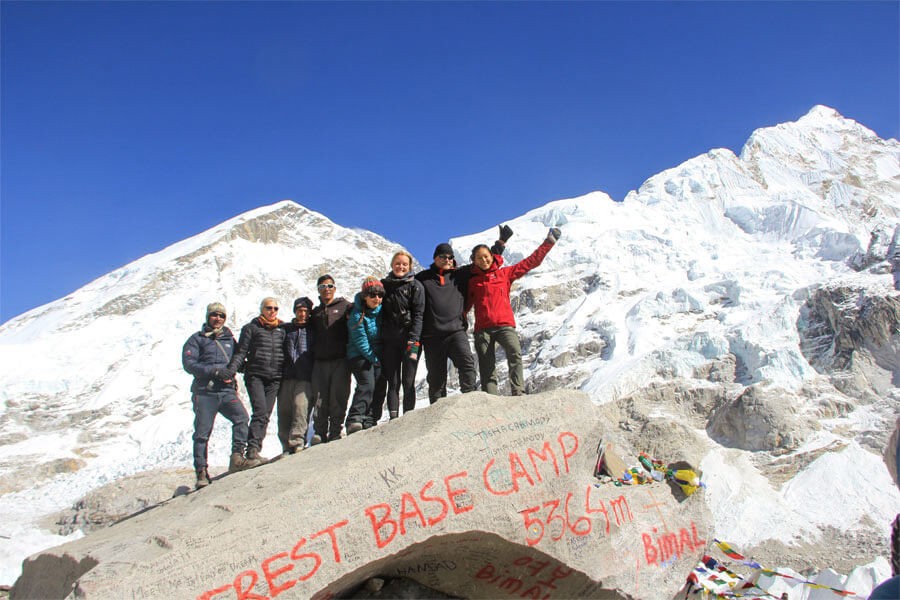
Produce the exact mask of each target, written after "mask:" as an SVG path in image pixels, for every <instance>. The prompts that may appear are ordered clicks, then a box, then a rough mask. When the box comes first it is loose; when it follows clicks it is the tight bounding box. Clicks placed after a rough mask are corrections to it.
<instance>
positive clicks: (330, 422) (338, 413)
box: [312, 358, 350, 442]
mask: <svg viewBox="0 0 900 600" xmlns="http://www.w3.org/2000/svg"><path fill="white" fill-rule="evenodd" d="M312 389H313V397H314V398H315V404H316V415H315V417H313V427H315V431H316V435H318V436H319V437H320V438H322V441H323V442H327V441H331V440H339V439H341V427H342V426H343V425H344V416H345V415H346V413H347V401H348V400H349V399H350V366H349V365H348V364H347V359H346V358H336V359H334V360H317V361H316V362H315V363H314V364H313V372H312Z"/></svg>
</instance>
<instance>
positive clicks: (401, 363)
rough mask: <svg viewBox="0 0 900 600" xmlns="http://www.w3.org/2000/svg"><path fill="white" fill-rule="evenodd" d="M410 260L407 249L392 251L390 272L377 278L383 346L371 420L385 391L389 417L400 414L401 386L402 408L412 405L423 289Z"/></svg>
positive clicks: (375, 418) (378, 411)
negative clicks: (381, 300) (380, 287)
mask: <svg viewBox="0 0 900 600" xmlns="http://www.w3.org/2000/svg"><path fill="white" fill-rule="evenodd" d="M412 264H413V258H412V255H411V254H410V253H409V252H406V251H405V250H400V251H399V252H396V253H394V256H393V257H391V272H390V273H388V274H387V276H386V277H385V278H384V279H382V280H381V283H382V285H384V291H385V294H384V303H383V304H382V309H381V320H382V324H383V326H382V338H383V339H384V350H383V353H382V363H383V364H382V370H381V379H379V381H378V385H376V387H375V394H374V398H373V400H372V408H371V414H370V420H371V422H372V423H373V424H374V423H377V422H378V421H379V420H380V419H381V415H382V406H383V405H384V399H385V395H386V396H387V404H388V411H389V413H390V417H391V418H392V419H396V418H397V417H399V416H400V389H401V388H402V389H403V412H409V411H411V410H413V409H415V407H416V368H417V367H418V365H419V360H418V359H419V351H420V350H421V336H422V317H423V315H424V313H425V289H424V288H423V287H422V283H421V282H419V281H417V280H416V278H415V277H414V276H413V273H412V270H411V269H412ZM385 392H386V393H385Z"/></svg>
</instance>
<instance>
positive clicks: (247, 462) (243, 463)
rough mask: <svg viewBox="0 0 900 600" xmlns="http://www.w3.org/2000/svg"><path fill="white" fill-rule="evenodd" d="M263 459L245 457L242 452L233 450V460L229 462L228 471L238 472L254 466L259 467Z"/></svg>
mask: <svg viewBox="0 0 900 600" xmlns="http://www.w3.org/2000/svg"><path fill="white" fill-rule="evenodd" d="M262 463H263V461H261V460H259V459H254V458H244V457H243V456H242V455H241V453H240V452H232V453H231V460H230V461H229V462H228V472H229V473H236V472H238V471H246V470H247V469H252V468H253V467H258V466H259V465H261V464H262Z"/></svg>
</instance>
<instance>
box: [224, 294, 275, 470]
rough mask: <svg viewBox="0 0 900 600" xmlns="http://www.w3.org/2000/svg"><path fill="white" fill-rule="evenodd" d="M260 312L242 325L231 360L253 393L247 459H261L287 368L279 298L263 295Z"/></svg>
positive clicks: (231, 368) (232, 369) (231, 369)
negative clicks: (279, 316)
mask: <svg viewBox="0 0 900 600" xmlns="http://www.w3.org/2000/svg"><path fill="white" fill-rule="evenodd" d="M259 309H260V315H259V316H258V317H256V318H254V319H253V320H252V321H250V322H249V323H247V324H246V325H244V326H243V327H242V328H241V337H240V340H239V341H238V345H237V349H236V350H235V351H234V357H233V358H232V359H231V362H230V363H228V371H229V374H230V375H231V376H234V373H236V372H237V371H243V373H244V385H245V386H246V387H247V395H248V396H250V408H251V411H252V412H251V414H250V436H249V437H248V439H247V458H248V459H251V460H257V459H262V457H261V456H260V454H259V452H260V450H262V443H263V440H264V439H265V437H266V429H267V428H268V426H269V417H271V416H272V409H273V408H275V399H276V397H277V396H278V388H279V386H280V385H281V377H282V375H283V370H284V334H285V330H284V327H283V326H282V325H283V322H282V321H281V320H280V319H279V318H278V301H277V300H275V298H264V299H263V301H262V302H261V303H260V305H259Z"/></svg>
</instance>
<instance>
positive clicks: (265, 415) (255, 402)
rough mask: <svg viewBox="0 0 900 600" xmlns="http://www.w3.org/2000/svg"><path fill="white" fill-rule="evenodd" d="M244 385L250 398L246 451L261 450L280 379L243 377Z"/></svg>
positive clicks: (254, 376)
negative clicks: (248, 433) (248, 434)
mask: <svg viewBox="0 0 900 600" xmlns="http://www.w3.org/2000/svg"><path fill="white" fill-rule="evenodd" d="M244 385H245V386H246V387H247V395H248V396H250V411H251V413H250V436H249V437H248V438H247V450H254V449H255V450H262V444H263V440H264V439H266V429H268V427H269V417H270V416H272V409H273V408H275V399H276V398H277V397H278V387H279V386H280V385H281V380H280V379H263V378H262V377H257V376H256V375H244Z"/></svg>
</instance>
